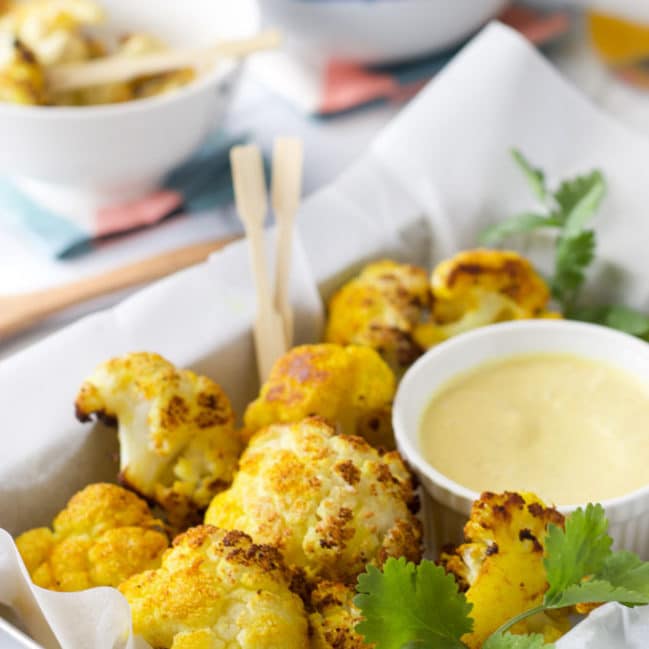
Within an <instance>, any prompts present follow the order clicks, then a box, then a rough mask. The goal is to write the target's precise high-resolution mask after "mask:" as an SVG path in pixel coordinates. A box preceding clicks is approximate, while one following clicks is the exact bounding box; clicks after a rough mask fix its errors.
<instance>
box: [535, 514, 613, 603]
mask: <svg viewBox="0 0 649 649" xmlns="http://www.w3.org/2000/svg"><path fill="white" fill-rule="evenodd" d="M612 543H613V541H612V539H611V537H610V536H609V535H608V520H607V519H606V515H605V513H604V508H603V507H602V506H601V505H592V504H591V505H588V506H587V507H586V509H581V508H579V509H577V510H576V511H575V512H573V513H572V514H571V515H570V516H569V517H568V518H567V519H566V527H565V530H562V529H561V528H560V527H557V526H556V525H552V526H550V529H549V531H548V534H547V536H546V538H545V551H546V556H545V560H544V563H545V570H546V574H547V580H548V585H549V588H548V590H547V592H546V593H545V599H544V604H545V605H546V606H548V607H553V608H554V607H559V606H565V604H561V600H562V595H563V593H564V591H566V590H567V589H568V588H569V587H570V586H575V585H579V584H581V583H582V581H583V580H584V579H588V578H590V577H592V576H593V575H596V574H598V573H599V572H600V571H601V570H602V569H603V567H604V565H605V563H606V561H607V560H608V559H609V558H610V556H611V554H612V552H611V544H612ZM582 601H584V600H582ZM586 601H592V600H586ZM595 601H597V600H595Z"/></svg>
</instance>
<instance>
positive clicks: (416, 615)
mask: <svg viewBox="0 0 649 649" xmlns="http://www.w3.org/2000/svg"><path fill="white" fill-rule="evenodd" d="M612 543H613V540H612V539H611V537H610V536H609V534H608V520H607V519H606V515H605V513H604V508H603V507H602V506H601V505H588V506H587V507H586V508H585V509H581V508H580V509H577V510H576V511H575V512H574V513H573V514H572V515H571V516H569V517H568V518H567V519H566V525H565V529H562V528H560V527H557V526H554V525H551V526H550V528H549V530H548V534H547V536H546V539H545V552H546V558H545V561H544V565H545V571H546V579H547V582H548V590H547V592H546V594H545V597H544V600H543V603H542V604H541V605H540V606H537V607H536V608H533V609H531V610H529V611H525V612H524V613H521V614H520V615H518V616H516V617H515V618H513V619H511V620H509V621H508V622H507V623H506V624H504V625H503V626H502V627H501V628H500V629H498V630H497V631H496V632H495V633H493V634H492V635H491V636H490V637H489V638H488V639H487V641H486V642H485V644H484V649H548V648H551V647H553V645H547V644H545V642H544V640H543V636H540V635H538V634H530V635H512V634H511V633H509V629H511V627H513V626H514V625H515V624H517V623H518V622H520V621H522V620H525V619H527V618H528V617H530V616H532V615H536V614H538V613H542V612H544V611H547V610H551V609H558V608H564V607H566V606H574V605H576V604H591V603H601V602H619V603H620V604H624V605H625V606H638V605H644V604H649V563H645V562H643V561H641V560H640V559H639V558H638V557H637V556H636V555H635V554H632V553H630V552H613V550H612V549H611V546H612ZM357 591H358V593H359V594H358V595H357V596H356V598H355V599H354V602H355V603H356V605H357V606H358V607H359V608H360V610H361V613H362V615H363V617H364V620H363V622H361V623H360V624H359V625H358V626H357V627H356V629H357V631H358V632H359V633H360V634H361V635H362V636H363V637H364V638H365V639H366V641H367V642H368V643H374V644H375V645H376V648H377V649H465V645H464V644H463V643H462V640H461V638H462V636H463V635H464V634H465V633H469V632H470V631H471V628H472V620H471V617H470V613H471V605H470V604H469V603H468V602H467V601H466V598H465V597H464V595H463V594H462V593H460V592H458V589H457V586H456V585H455V582H454V580H453V577H452V576H450V575H446V574H445V572H444V570H443V568H441V567H438V566H435V565H434V564H433V563H432V562H430V561H422V563H421V564H419V566H415V565H414V564H412V563H408V562H406V560H405V559H389V560H388V561H387V562H386V564H385V566H384V568H383V571H382V572H381V571H379V570H378V569H376V568H374V567H368V569H367V572H366V573H364V574H362V575H361V576H360V577H359V578H358V586H357Z"/></svg>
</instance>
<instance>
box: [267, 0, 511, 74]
mask: <svg viewBox="0 0 649 649" xmlns="http://www.w3.org/2000/svg"><path fill="white" fill-rule="evenodd" d="M506 4H507V0H259V8H260V11H261V13H262V17H263V19H264V20H265V21H266V22H268V23H271V24H273V25H277V26H278V27H280V28H282V29H284V30H285V31H286V33H287V34H288V35H289V36H290V38H291V39H292V40H293V41H295V42H296V43H297V44H298V45H299V46H300V47H301V48H302V49H303V50H304V51H305V52H306V53H307V54H308V55H310V56H312V57H316V58H326V59H331V58H335V59H346V60H352V61H358V62H362V63H388V62H395V61H400V60H404V59H411V58H415V57H419V56H423V55H425V54H428V53H431V52H434V51H436V50H440V49H443V48H446V47H449V46H451V45H453V44H455V43H457V42H459V41H461V40H462V39H463V38H465V37H466V36H469V35H470V34H471V33H472V32H474V31H476V30H477V29H478V28H480V27H481V26H482V25H483V24H484V23H486V22H487V21H488V20H489V19H490V18H493V17H494V16H496V15H497V14H498V13H499V12H500V11H501V10H502V9H503V7H504V6H505V5H506Z"/></svg>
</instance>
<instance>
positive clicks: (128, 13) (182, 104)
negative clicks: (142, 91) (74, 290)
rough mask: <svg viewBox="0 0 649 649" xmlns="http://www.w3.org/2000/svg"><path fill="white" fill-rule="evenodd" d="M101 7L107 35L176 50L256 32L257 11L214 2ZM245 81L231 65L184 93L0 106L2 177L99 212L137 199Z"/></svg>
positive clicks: (107, 0) (124, 2) (147, 0)
mask: <svg viewBox="0 0 649 649" xmlns="http://www.w3.org/2000/svg"><path fill="white" fill-rule="evenodd" d="M239 2H242V4H245V2H244V0H237V5H238V4H239ZM100 4H102V5H103V6H104V7H105V9H106V12H107V14H108V22H109V24H108V25H107V27H106V31H107V32H108V33H111V32H112V33H114V34H123V33H126V32H133V31H136V30H137V31H146V32H149V33H151V34H154V35H156V36H159V37H160V38H162V39H164V40H165V41H166V42H167V43H168V44H169V45H172V46H173V45H179V46H182V45H184V46H194V45H195V46H200V45H208V44H211V43H214V42H215V41H216V40H217V39H219V38H223V37H232V36H235V35H240V34H245V33H246V32H249V31H250V30H251V25H250V22H249V16H250V11H251V10H250V9H249V10H248V11H247V12H246V11H241V10H240V8H239V7H236V8H233V7H231V6H230V4H231V3H225V2H215V1H214V0H185V1H184V2H181V3H173V2H164V3H161V2H160V0H137V1H136V2H134V1H133V0H100ZM254 27H255V25H254V24H253V25H252V28H253V29H254ZM237 76H238V66H236V65H234V64H231V63H229V64H223V65H222V66H220V67H218V68H216V69H215V70H214V71H211V72H208V73H206V74H204V75H201V76H200V77H199V78H198V79H197V80H196V81H195V82H193V83H192V84H190V85H188V86H187V87H185V88H183V89H181V90H179V91H177V92H174V93H171V94H167V95H162V96H159V97H153V98H151V99H143V100H140V101H133V102H127V103H124V104H116V105H108V106H96V107H60V108H59V107H31V106H17V105H12V104H0V142H2V146H0V173H1V174H3V175H9V176H11V177H15V178H16V179H18V181H19V183H20V184H21V185H22V186H23V187H25V188H26V189H28V190H30V191H33V192H34V193H36V194H39V195H40V196H42V197H43V198H44V200H45V201H46V202H47V197H48V196H52V197H54V198H56V197H57V196H58V197H61V198H63V197H65V196H66V194H67V193H72V194H86V195H87V196H88V197H89V198H92V197H95V198H96V199H97V202H98V203H99V204H103V203H113V204H114V203H115V202H116V201H119V200H128V199H132V198H136V197H139V196H141V195H142V194H143V193H144V192H146V191H148V190H150V189H151V188H152V187H154V186H155V185H157V183H158V182H159V180H160V179H161V178H162V177H163V176H164V175H165V174H166V172H168V171H169V170H170V169H171V168H173V167H174V166H175V165H177V164H178V163H179V162H181V161H182V160H183V159H185V158H187V157H188V156H189V155H190V154H191V153H192V151H193V150H194V149H195V148H196V147H197V145H198V144H199V143H200V142H201V140H202V139H203V138H204V136H205V135H206V134H207V133H208V132H209V131H210V130H211V129H214V128H215V127H216V126H217V125H218V124H219V121H220V120H221V117H222V114H223V112H224V110H225V108H226V106H227V105H228V100H229V98H230V95H231V94H232V86H233V84H234V82H235V80H236V78H237Z"/></svg>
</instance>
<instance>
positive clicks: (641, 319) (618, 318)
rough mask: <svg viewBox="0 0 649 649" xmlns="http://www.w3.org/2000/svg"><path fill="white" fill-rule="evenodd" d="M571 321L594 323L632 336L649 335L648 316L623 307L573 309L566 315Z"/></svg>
mask: <svg viewBox="0 0 649 649" xmlns="http://www.w3.org/2000/svg"><path fill="white" fill-rule="evenodd" d="M567 315H568V316H569V317H570V318H571V319H573V320H582V321H583V322H594V323H596V324H601V325H605V326H607V327H610V328H611V329H617V330H618V331H623V332H624V333H627V334H631V335H632V336H640V337H645V336H647V335H649V315H646V314H644V313H640V312H639V311H636V310H635V309H630V308H628V307H625V306H619V305H610V306H595V307H583V308H578V309H573V310H572V311H570V313H568V314H567Z"/></svg>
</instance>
